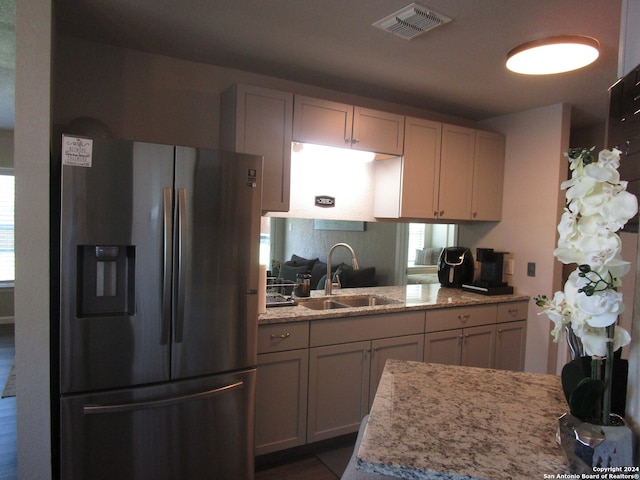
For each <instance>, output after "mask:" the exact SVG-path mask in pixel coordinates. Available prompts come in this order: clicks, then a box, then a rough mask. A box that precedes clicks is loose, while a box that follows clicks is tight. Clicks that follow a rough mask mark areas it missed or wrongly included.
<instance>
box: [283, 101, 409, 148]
mask: <svg viewBox="0 0 640 480" xmlns="http://www.w3.org/2000/svg"><path fill="white" fill-rule="evenodd" d="M293 140H294V141H296V142H301V143H315V144H319V145H329V146H333V147H340V148H352V149H354V150H364V151H369V152H376V153H384V154H389V155H402V151H403V140H404V116H402V115H396V114H393V113H388V112H381V111H379V110H372V109H369V108H364V107H357V106H356V107H354V106H352V105H346V104H343V103H338V102H332V101H329V100H321V99H317V98H311V97H305V96H301V95H296V97H295V107H294V118H293Z"/></svg>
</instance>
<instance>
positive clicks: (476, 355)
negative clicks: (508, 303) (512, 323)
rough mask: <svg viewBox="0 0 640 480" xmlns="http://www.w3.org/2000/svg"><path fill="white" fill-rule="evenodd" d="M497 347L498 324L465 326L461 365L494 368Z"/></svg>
mask: <svg viewBox="0 0 640 480" xmlns="http://www.w3.org/2000/svg"><path fill="white" fill-rule="evenodd" d="M495 348H496V326H495V325H483V326H481V327H471V328H465V329H464V330H463V332H462V359H461V361H460V364H461V365H464V366H466V367H481V368H493V366H494V355H495Z"/></svg>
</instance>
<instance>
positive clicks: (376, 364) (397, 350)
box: [369, 335, 424, 409]
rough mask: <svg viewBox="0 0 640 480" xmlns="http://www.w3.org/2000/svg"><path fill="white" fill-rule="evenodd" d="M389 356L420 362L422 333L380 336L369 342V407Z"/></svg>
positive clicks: (421, 356) (422, 341)
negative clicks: (404, 335) (403, 335)
mask: <svg viewBox="0 0 640 480" xmlns="http://www.w3.org/2000/svg"><path fill="white" fill-rule="evenodd" d="M390 358H392V359H394V360H413V361H416V362H422V360H423V358H424V335H409V336H406V337H394V338H382V339H380V340H373V341H372V342H371V382H370V386H369V409H371V404H372V403H373V399H374V397H375V395H376V390H378V383H380V377H381V376H382V371H383V370H384V365H385V363H386V362H387V360H389V359H390Z"/></svg>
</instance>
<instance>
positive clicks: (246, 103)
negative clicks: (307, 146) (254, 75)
mask: <svg viewBox="0 0 640 480" xmlns="http://www.w3.org/2000/svg"><path fill="white" fill-rule="evenodd" d="M220 109H221V111H220V147H221V148H222V149H223V150H230V151H234V152H242V153H253V154H256V155H262V156H263V157H264V174H263V187H262V211H263V212H286V211H288V210H289V188H290V177H291V132H292V122H293V94H292V93H288V92H280V91H276V90H270V89H266V88H260V87H253V86H248V85H235V86H233V87H231V88H229V89H228V90H226V91H224V92H223V93H222V95H221V99H220Z"/></svg>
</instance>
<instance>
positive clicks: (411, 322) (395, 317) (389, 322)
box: [309, 312, 424, 347]
mask: <svg viewBox="0 0 640 480" xmlns="http://www.w3.org/2000/svg"><path fill="white" fill-rule="evenodd" d="M416 333H424V312H406V313H389V314H380V315H367V316H362V317H350V318H331V319H327V320H318V321H315V322H312V323H311V329H310V334H309V343H310V345H311V346H312V347H318V346H321V345H334V344H338V343H347V342H359V341H363V340H374V339H376V338H389V337H399V336H402V335H414V334H416Z"/></svg>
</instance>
